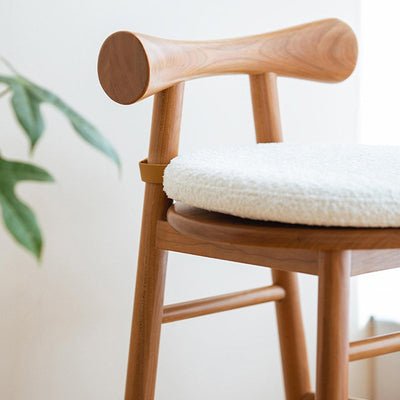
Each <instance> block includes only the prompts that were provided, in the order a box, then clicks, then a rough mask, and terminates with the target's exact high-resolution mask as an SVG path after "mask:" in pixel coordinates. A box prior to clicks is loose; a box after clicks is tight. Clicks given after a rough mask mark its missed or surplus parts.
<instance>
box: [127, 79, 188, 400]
mask: <svg viewBox="0 0 400 400" xmlns="http://www.w3.org/2000/svg"><path fill="white" fill-rule="evenodd" d="M182 100H183V83H180V84H178V85H176V86H173V87H171V88H168V89H166V90H164V91H162V92H160V93H157V94H156V96H155V97H154V108H153V120H152V128H151V138H150V148H149V156H148V162H149V163H154V164H161V163H168V162H169V161H170V160H171V159H172V158H173V157H175V156H176V154H177V152H178V139H179V128H180V121H181V111H182ZM170 204H171V201H170V200H169V199H167V197H166V195H165V193H164V191H163V188H162V185H160V184H154V183H147V184H146V191H145V196H144V207H143V218H142V232H141V236H140V249H139V260H138V270H137V277H136V291H135V304H134V310H133V318H132V333H131V343H130V348H129V360H128V372H127V378H126V390H125V400H153V399H154V391H155V383H156V375H157V361H158V348H159V343H160V332H161V323H162V316H163V305H164V287H165V275H166V267H167V252H166V251H164V250H159V249H157V247H156V235H157V223H158V221H160V220H162V219H164V218H165V215H166V212H167V209H168V207H169V205H170Z"/></svg>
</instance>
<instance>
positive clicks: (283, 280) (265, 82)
mask: <svg viewBox="0 0 400 400" xmlns="http://www.w3.org/2000/svg"><path fill="white" fill-rule="evenodd" d="M276 83H277V82H276V75H275V74H272V73H265V74H261V75H252V76H250V89H251V98H252V103H253V117H254V125H255V131H256V139H257V143H268V142H281V141H282V129H281V119H280V112H279V99H278V88H277V84H276ZM286 247H287V246H286ZM285 250H286V253H287V254H288V253H289V251H290V250H289V251H288V250H287V249H285ZM314 255H315V253H314ZM293 266H294V264H291V265H289V267H293ZM314 266H316V267H318V265H315V264H314ZM272 279H273V282H274V284H275V285H279V286H281V287H283V288H284V289H285V291H286V296H285V298H284V299H283V300H281V301H280V302H276V303H275V310H276V318H277V323H278V331H279V343H280V348H281V360H282V370H283V378H284V384H285V395H286V400H299V399H301V397H302V396H303V395H304V394H305V393H307V392H310V390H311V384H310V373H309V368H308V359H307V349H306V341H305V336H304V328H303V321H302V316H301V306H300V295H299V289H298V282H297V276H296V274H295V273H294V272H287V271H280V270H276V269H274V270H272Z"/></svg>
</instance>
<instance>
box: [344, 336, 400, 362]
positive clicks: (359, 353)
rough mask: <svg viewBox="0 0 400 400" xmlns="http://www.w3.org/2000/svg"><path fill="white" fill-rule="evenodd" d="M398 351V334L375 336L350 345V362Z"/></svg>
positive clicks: (399, 349) (399, 346)
mask: <svg viewBox="0 0 400 400" xmlns="http://www.w3.org/2000/svg"><path fill="white" fill-rule="evenodd" d="M397 351H400V332H396V333H391V334H388V335H381V336H375V337H372V338H368V339H364V340H358V341H356V342H352V343H350V351H349V359H350V361H356V360H363V359H365V358H370V357H376V356H381V355H383V354H389V353H394V352H397Z"/></svg>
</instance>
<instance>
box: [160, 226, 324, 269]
mask: <svg viewBox="0 0 400 400" xmlns="http://www.w3.org/2000/svg"><path fill="white" fill-rule="evenodd" d="M157 247H158V248H159V249H162V250H170V251H175V252H178V253H186V254H193V255H197V256H202V257H210V258H217V259H220V260H227V261H235V262H240V263H245V264H251V265H258V266H262V267H270V268H276V269H279V270H283V271H296V272H302V273H305V274H311V275H317V274H318V252H317V251H314V250H301V249H280V248H267V247H257V246H245V245H240V244H232V243H221V242H215V241H213V240H204V239H203V240H202V239H197V238H192V237H190V236H186V235H183V234H181V233H179V232H177V231H176V230H175V229H174V228H172V227H171V226H170V225H169V223H168V222H167V221H159V222H158V229H157Z"/></svg>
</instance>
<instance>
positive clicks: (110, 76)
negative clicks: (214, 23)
mask: <svg viewBox="0 0 400 400" xmlns="http://www.w3.org/2000/svg"><path fill="white" fill-rule="evenodd" d="M356 59H357V40H356V37H355V35H354V33H353V31H352V30H351V28H350V27H349V26H348V25H347V24H345V23H344V22H342V21H340V20H338V19H327V20H322V21H316V22H312V23H309V24H304V25H300V26H296V27H293V28H288V29H284V30H280V31H277V32H272V33H266V34H261V35H254V36H248V37H242V38H236V39H225V40H216V41H203V42H202V41H197V42H188V41H177V40H166V39H160V38H155V37H151V36H147V35H143V34H139V33H131V32H127V31H121V32H116V33H114V34H112V35H111V36H109V37H108V38H107V39H106V41H105V42H104V44H103V46H102V48H101V50H100V54H99V60H98V75H99V79H100V83H101V85H102V87H103V89H104V91H105V92H106V93H107V94H108V96H110V97H111V98H112V99H113V100H115V101H116V102H118V103H121V104H132V103H134V102H136V101H138V100H140V99H143V98H145V97H148V96H151V95H152V94H155V93H157V92H159V91H160V90H163V89H165V88H167V87H170V86H172V85H174V84H176V83H178V82H183V81H186V80H190V79H194V78H199V77H203V76H211V75H218V74H250V75H253V74H255V75H257V74H262V73H265V72H273V73H275V74H277V75H278V76H288V77H294V78H302V79H311V80H317V81H324V82H339V81H342V80H344V79H346V78H347V77H348V76H349V75H350V74H351V73H352V71H353V69H354V67H355V65H356Z"/></svg>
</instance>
